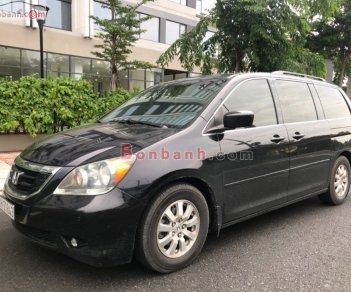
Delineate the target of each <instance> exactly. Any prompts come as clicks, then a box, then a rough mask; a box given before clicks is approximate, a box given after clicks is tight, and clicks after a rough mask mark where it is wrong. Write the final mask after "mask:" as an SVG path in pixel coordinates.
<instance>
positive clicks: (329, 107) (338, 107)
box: [316, 85, 350, 119]
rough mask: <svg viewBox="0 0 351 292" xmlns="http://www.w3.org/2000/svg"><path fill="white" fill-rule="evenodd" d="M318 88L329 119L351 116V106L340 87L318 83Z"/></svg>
mask: <svg viewBox="0 0 351 292" xmlns="http://www.w3.org/2000/svg"><path fill="white" fill-rule="evenodd" d="M316 89H317V91H318V95H319V97H320V99H321V102H322V106H323V109H324V113H325V117H326V118H327V119H337V118H345V117H350V110H349V107H348V106H347V104H346V101H345V99H344V97H343V96H342V94H341V92H340V91H339V90H338V89H336V88H332V87H327V86H321V85H316Z"/></svg>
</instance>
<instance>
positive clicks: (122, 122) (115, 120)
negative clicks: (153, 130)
mask: <svg viewBox="0 0 351 292" xmlns="http://www.w3.org/2000/svg"><path fill="white" fill-rule="evenodd" d="M110 122H117V123H121V124H128V125H147V126H151V127H157V128H168V127H167V126H166V125H160V124H156V123H152V122H146V121H137V120H128V119H125V120H119V119H113V120H111V121H110Z"/></svg>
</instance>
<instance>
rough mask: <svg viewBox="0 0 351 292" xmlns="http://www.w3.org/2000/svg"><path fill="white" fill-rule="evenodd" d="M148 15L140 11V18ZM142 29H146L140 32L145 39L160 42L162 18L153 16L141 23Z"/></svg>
mask: <svg viewBox="0 0 351 292" xmlns="http://www.w3.org/2000/svg"><path fill="white" fill-rule="evenodd" d="M146 16H147V15H145V14H141V13H140V18H143V17H146ZM140 28H141V29H145V30H146V31H145V32H143V33H142V34H140V38H141V39H144V40H149V41H154V42H159V40H160V19H159V18H157V17H154V18H151V19H149V20H146V21H144V22H142V23H141V25H140Z"/></svg>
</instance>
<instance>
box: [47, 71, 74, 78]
mask: <svg viewBox="0 0 351 292" xmlns="http://www.w3.org/2000/svg"><path fill="white" fill-rule="evenodd" d="M47 76H51V77H52V78H57V77H69V73H68V72H57V71H49V72H47Z"/></svg>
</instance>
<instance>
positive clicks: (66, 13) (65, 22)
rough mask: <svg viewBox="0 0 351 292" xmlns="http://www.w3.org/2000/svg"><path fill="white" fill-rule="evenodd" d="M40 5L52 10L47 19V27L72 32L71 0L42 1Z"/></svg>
mask: <svg viewBox="0 0 351 292" xmlns="http://www.w3.org/2000/svg"><path fill="white" fill-rule="evenodd" d="M39 4H42V5H46V6H48V7H49V8H50V11H49V13H48V15H47V18H46V24H45V25H46V26H49V27H53V28H59V29H64V30H72V25H71V19H72V17H71V13H72V11H71V0H40V1H39Z"/></svg>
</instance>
